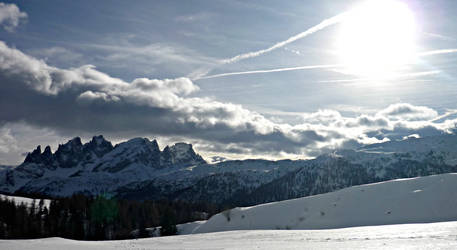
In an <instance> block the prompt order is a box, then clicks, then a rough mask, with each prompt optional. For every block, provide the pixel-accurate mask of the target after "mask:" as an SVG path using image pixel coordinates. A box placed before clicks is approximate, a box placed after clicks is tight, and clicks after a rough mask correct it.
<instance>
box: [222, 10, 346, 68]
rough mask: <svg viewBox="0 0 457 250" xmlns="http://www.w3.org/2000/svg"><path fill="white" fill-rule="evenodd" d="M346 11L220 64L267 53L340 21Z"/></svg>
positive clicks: (224, 60)
mask: <svg viewBox="0 0 457 250" xmlns="http://www.w3.org/2000/svg"><path fill="white" fill-rule="evenodd" d="M347 13H348V12H344V13H342V14H339V15H337V16H334V17H331V18H328V19H325V20H324V21H322V22H320V23H319V24H318V25H316V26H313V27H311V28H309V29H308V30H306V31H304V32H302V33H299V34H297V35H295V36H292V37H290V38H289V39H287V40H284V41H282V42H278V43H276V44H274V45H273V46H271V47H269V48H267V49H262V50H258V51H253V52H248V53H244V54H240V55H237V56H234V57H232V58H227V59H223V60H222V61H221V63H222V64H227V63H234V62H238V61H240V60H244V59H247V58H252V57H257V56H260V55H262V54H265V53H268V52H270V51H273V50H275V49H279V48H281V47H283V46H285V45H287V44H289V43H291V42H295V41H297V40H299V39H302V38H304V37H306V36H309V35H311V34H313V33H315V32H317V31H319V30H321V29H323V28H326V27H328V26H330V25H333V24H336V23H339V22H341V21H342V20H343V19H344V17H345V16H346V15H347Z"/></svg>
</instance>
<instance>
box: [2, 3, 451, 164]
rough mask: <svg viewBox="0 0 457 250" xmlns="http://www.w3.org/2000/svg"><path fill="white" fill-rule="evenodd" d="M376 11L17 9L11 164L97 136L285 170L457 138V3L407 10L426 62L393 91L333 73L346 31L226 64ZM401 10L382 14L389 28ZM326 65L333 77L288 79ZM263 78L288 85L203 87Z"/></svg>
mask: <svg viewBox="0 0 457 250" xmlns="http://www.w3.org/2000/svg"><path fill="white" fill-rule="evenodd" d="M392 1H394V0H392ZM365 2H366V1H355V0H354V1H349V0H348V1H336V0H316V1H286V2H281V1H249V2H246V1H134V2H132V1H60V0H59V1H57V0H56V1H51V0H46V1H6V2H5V4H3V5H1V6H0V7H1V8H0V10H1V11H0V24H2V27H3V28H2V29H0V40H1V41H3V43H4V44H3V45H2V53H3V54H1V55H0V56H1V57H0V59H2V60H1V63H2V64H3V65H2V67H1V70H0V77H1V80H2V81H1V82H0V85H2V92H3V96H0V97H2V98H3V100H4V101H3V102H2V106H1V107H0V163H4V164H17V163H19V162H20V161H21V160H22V157H23V156H22V153H24V152H27V151H30V150H31V149H33V148H34V147H35V146H36V145H38V144H50V145H52V146H53V148H55V147H56V145H57V144H58V143H63V142H64V141H65V140H67V139H68V138H71V137H74V136H82V137H83V139H87V138H89V137H90V136H92V135H94V134H104V135H106V137H108V139H112V140H114V141H116V142H117V141H120V140H123V139H126V138H131V137H135V136H142V137H149V138H158V139H159V143H160V144H161V146H165V144H168V143H173V142H177V141H181V140H184V141H189V142H192V143H193V144H194V145H195V147H196V150H197V151H198V152H200V153H202V154H203V155H204V156H205V157H207V158H210V157H211V156H215V155H218V156H225V157H228V158H247V157H263V158H272V159H277V158H307V157H313V156H316V155H317V154H320V153H323V152H328V151H329V150H333V149H335V148H339V147H349V146H351V145H352V147H354V146H360V145H364V144H367V143H374V142H380V141H386V140H398V139H402V138H403V137H405V136H406V137H407V136H410V135H418V136H427V135H430V134H434V133H446V132H449V131H450V130H451V129H452V128H453V127H454V126H455V120H454V119H455V115H453V114H452V113H453V112H454V111H453V110H454V109H457V102H456V101H455V96H456V95H457V85H456V84H455V78H456V77H457V71H456V68H455V67H456V66H455V65H457V64H456V63H455V55H456V54H457V50H456V48H457V34H456V32H455V28H456V27H455V23H457V20H456V19H457V17H456V16H455V15H454V13H455V11H456V10H457V3H456V2H455V1H450V0H449V1H444V0H439V1H420V0H411V1H407V0H405V1H395V2H399V3H402V4H403V5H405V6H407V7H408V9H409V10H410V11H411V13H413V16H414V20H415V25H416V37H415V46H417V48H416V53H418V54H422V55H423V56H420V57H419V58H418V59H417V60H415V61H414V63H412V64H409V65H407V67H406V69H402V70H401V71H399V72H396V73H397V75H396V76H395V77H392V78H388V79H385V78H379V77H372V76H370V77H367V76H365V75H363V76H361V75H357V74H348V73H347V72H342V71H344V70H342V69H341V67H327V66H331V65H336V64H338V65H339V64H341V59H340V58H339V57H338V51H337V47H338V42H339V41H340V40H341V39H342V38H341V30H342V27H343V24H341V23H335V24H332V25H329V26H328V27H324V28H322V29H320V30H318V31H316V32H314V33H312V34H310V35H308V36H306V37H303V38H302V39H298V40H296V41H294V42H291V43H288V44H286V45H285V46H282V47H280V48H277V49H275V50H272V51H271V52H268V53H265V54H262V55H259V56H256V57H252V58H247V59H245V60H240V61H237V62H233V63H225V64H224V63H221V61H222V60H224V59H228V58H232V57H234V56H236V55H240V54H243V53H249V52H255V51H259V50H262V49H266V48H269V47H270V46H273V45H274V44H276V43H278V42H281V41H285V40H287V39H288V38H290V37H292V36H294V35H296V34H299V33H301V32H304V31H306V30H308V29H310V28H312V27H314V26H316V25H318V24H319V23H321V22H322V21H323V20H325V19H328V18H332V17H334V16H336V15H339V14H341V13H344V12H347V11H351V10H353V9H354V8H357V6H361V5H363V4H364V3H365ZM11 6H15V8H16V9H17V10H13V9H14V8H12V7H11ZM389 8H390V6H388V7H387V8H386V9H387V10H383V11H384V12H385V13H384V12H383V13H381V14H380V16H381V17H382V18H386V20H389V18H391V19H392V13H390V10H389ZM18 11H19V12H18ZM21 13H22V14H21ZM385 22H386V23H387V22H388V21H385ZM382 23H384V21H383V22H382ZM381 28H382V24H381ZM351 41H352V40H351ZM400 42H401V41H396V40H394V43H400ZM381 44H382V43H381ZM381 46H382V45H381ZM370 49H372V50H377V49H378V48H377V47H373V48H370ZM379 49H382V48H379ZM367 53H368V54H369V53H371V52H367ZM373 55H376V54H373ZM368 56H370V55H368ZM373 57H374V58H371V59H368V60H370V62H368V63H372V62H373V61H375V60H376V58H375V56H373ZM363 58H365V57H363ZM389 60H391V61H392V63H394V61H395V60H398V58H395V57H392V58H390V59H389ZM363 63H365V62H363ZM389 63H390V62H389ZM9 64H11V65H12V66H11V65H10V66H8V65H9ZM89 65H91V66H89ZM316 65H318V66H319V65H326V66H325V67H317V68H311V69H303V70H288V71H281V70H280V69H284V68H291V67H303V66H316ZM259 70H266V71H268V70H274V71H275V72H269V73H256V74H239V75H230V76H222V77H215V78H208V79H203V78H199V77H197V76H198V75H200V76H202V73H204V75H203V76H211V75H217V74H224V73H231V72H247V71H259ZM29 75H30V77H24V76H29ZM56 75H58V77H56ZM48 78H49V79H48ZM31 79H32V80H31ZM166 79H169V80H166ZM124 85H125V86H124ZM0 95H1V94H0ZM23 98H27V101H23V100H22V99H23ZM37 112H38V113H39V114H37ZM97 112H99V113H97ZM389 112H390V113H389ZM68 114H72V115H68ZM67 115H68V117H67ZM442 115H449V116H445V117H440V116H442ZM72 117H73V119H75V120H72ZM365 118H366V119H365ZM363 121H365V122H363ZM367 121H368V123H367ZM88 124H91V126H89V125H88Z"/></svg>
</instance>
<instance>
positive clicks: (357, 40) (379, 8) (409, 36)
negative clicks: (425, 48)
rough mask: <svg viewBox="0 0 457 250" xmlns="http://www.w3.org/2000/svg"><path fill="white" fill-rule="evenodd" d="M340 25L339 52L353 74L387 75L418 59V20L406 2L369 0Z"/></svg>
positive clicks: (345, 66)
mask: <svg viewBox="0 0 457 250" xmlns="http://www.w3.org/2000/svg"><path fill="white" fill-rule="evenodd" d="M340 28H341V29H340V31H339V32H340V33H339V35H338V37H337V39H336V42H337V45H336V46H337V53H338V56H339V58H340V61H341V64H342V65H343V67H344V71H345V72H347V73H349V74H354V75H358V76H363V77H370V78H384V77H389V76H390V75H394V74H395V73H397V72H398V71H400V70H401V69H403V68H404V67H405V66H406V65H408V64H411V63H413V62H414V61H415V54H416V53H415V51H416V44H415V43H416V42H415V40H416V24H415V19H414V15H413V12H412V11H411V10H410V9H409V7H408V6H407V5H406V4H404V3H402V2H399V1H395V0H369V1H366V2H364V3H363V4H361V5H360V6H358V7H356V8H355V9H353V10H352V11H349V12H348V14H347V16H346V18H345V19H344V21H343V22H342V23H341V26H340Z"/></svg>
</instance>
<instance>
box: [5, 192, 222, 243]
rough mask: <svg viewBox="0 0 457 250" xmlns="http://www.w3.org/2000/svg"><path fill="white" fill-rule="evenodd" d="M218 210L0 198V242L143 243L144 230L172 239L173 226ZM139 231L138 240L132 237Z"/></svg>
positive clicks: (105, 201) (183, 205) (102, 199)
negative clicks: (17, 201) (56, 239)
mask: <svg viewBox="0 0 457 250" xmlns="http://www.w3.org/2000/svg"><path fill="white" fill-rule="evenodd" d="M219 210H220V209H219V208H218V207H216V206H214V205H210V204H206V203H189V202H179V201H167V200H161V201H142V202H140V201H131V200H115V199H108V198H106V197H104V196H99V197H96V198H92V197H86V196H83V195H73V196H71V197H69V198H59V199H53V200H51V203H50V205H49V208H48V207H46V206H45V204H44V201H43V200H40V201H39V202H35V204H33V205H27V204H24V203H22V204H15V203H14V201H12V200H8V199H3V198H1V197H0V238H2V239H31V238H42V237H64V238H69V239H76V240H113V239H129V238H133V237H137V236H138V237H146V236H147V231H146V230H145V228H148V227H157V226H162V235H170V234H174V233H176V227H175V225H176V224H181V223H186V222H190V221H195V220H201V219H203V218H202V217H203V216H204V213H202V212H206V213H207V214H209V215H212V214H215V213H217V212H218V211H219ZM137 229H139V231H138V232H139V235H136V236H134V235H132V234H131V233H132V231H134V230H137Z"/></svg>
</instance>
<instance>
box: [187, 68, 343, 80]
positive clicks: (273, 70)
mask: <svg viewBox="0 0 457 250" xmlns="http://www.w3.org/2000/svg"><path fill="white" fill-rule="evenodd" d="M338 66H340V65H336V64H333V65H332V64H330V65H311V66H300V67H290V68H279V69H265V70H253V71H241V72H229V73H222V74H216V75H209V76H203V77H199V78H195V79H193V80H202V79H211V78H218V77H224V76H234V75H248V74H262V73H272V72H282V71H293V70H307V69H326V68H334V67H338Z"/></svg>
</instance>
